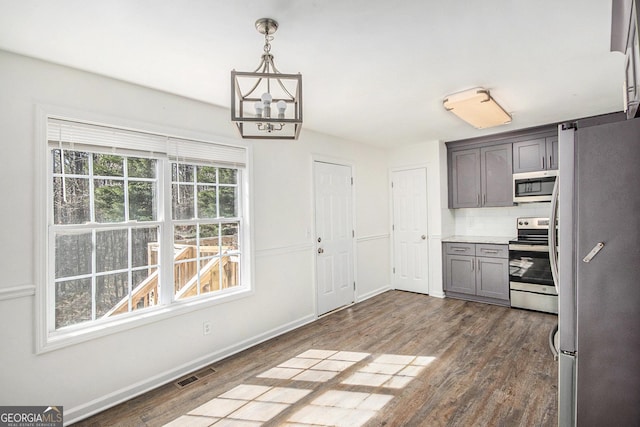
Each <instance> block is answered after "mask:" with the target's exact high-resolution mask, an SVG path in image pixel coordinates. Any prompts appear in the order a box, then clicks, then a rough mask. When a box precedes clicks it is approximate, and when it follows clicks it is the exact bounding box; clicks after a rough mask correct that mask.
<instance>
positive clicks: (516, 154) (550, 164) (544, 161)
mask: <svg viewBox="0 0 640 427" xmlns="http://www.w3.org/2000/svg"><path fill="white" fill-rule="evenodd" d="M548 169H558V137H557V136H552V137H546V138H544V137H542V138H536V139H530V140H526V141H518V142H514V143H513V173H521V172H536V171H541V170H548Z"/></svg>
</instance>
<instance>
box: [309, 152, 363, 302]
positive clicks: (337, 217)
mask: <svg viewBox="0 0 640 427" xmlns="http://www.w3.org/2000/svg"><path fill="white" fill-rule="evenodd" d="M314 181H315V217H316V273H317V279H316V281H317V284H316V286H317V302H318V314H324V313H328V312H330V311H332V310H335V309H337V308H340V307H342V306H345V305H348V304H351V303H352V302H353V301H354V295H355V289H354V288H355V283H354V279H353V276H354V274H353V270H354V268H353V208H352V205H353V199H352V192H351V189H352V179H351V167H350V166H345V165H337V164H333V163H324V162H318V161H316V162H315V163H314Z"/></svg>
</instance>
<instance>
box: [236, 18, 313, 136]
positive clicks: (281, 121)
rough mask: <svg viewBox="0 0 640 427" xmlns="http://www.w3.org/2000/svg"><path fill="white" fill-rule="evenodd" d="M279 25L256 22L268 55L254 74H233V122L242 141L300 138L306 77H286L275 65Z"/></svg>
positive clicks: (295, 75) (266, 20) (239, 72)
mask: <svg viewBox="0 0 640 427" xmlns="http://www.w3.org/2000/svg"><path fill="white" fill-rule="evenodd" d="M277 29H278V23H277V22H276V21H275V20H273V19H270V18H261V19H258V20H257V21H256V30H258V32H259V33H260V34H264V53H263V54H262V58H261V60H260V65H258V68H256V69H255V70H254V71H252V72H244V71H236V70H233V71H231V121H232V122H233V123H235V125H236V126H237V128H238V131H239V132H240V136H241V137H242V138H251V139H298V135H299V134H300V128H301V127H302V75H301V74H300V73H298V74H283V73H281V72H280V71H279V70H278V69H277V68H276V66H275V64H274V63H273V55H272V54H271V43H270V42H271V41H272V40H273V36H272V34H273V33H275V32H276V30H277Z"/></svg>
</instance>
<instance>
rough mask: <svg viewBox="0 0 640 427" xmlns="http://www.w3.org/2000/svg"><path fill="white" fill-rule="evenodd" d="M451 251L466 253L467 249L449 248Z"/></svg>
mask: <svg viewBox="0 0 640 427" xmlns="http://www.w3.org/2000/svg"><path fill="white" fill-rule="evenodd" d="M451 249H453V250H454V251H456V252H466V251H467V248H451Z"/></svg>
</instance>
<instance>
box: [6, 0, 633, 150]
mask: <svg viewBox="0 0 640 427" xmlns="http://www.w3.org/2000/svg"><path fill="white" fill-rule="evenodd" d="M262 17H270V18H274V19H276V20H277V21H278V22H279V23H280V28H279V30H278V32H277V33H276V34H275V39H274V40H273V42H272V50H271V52H272V53H273V55H274V57H275V62H276V65H277V66H278V68H279V69H280V71H282V72H285V73H295V72H301V73H302V77H303V87H304V102H303V103H304V125H303V132H304V129H313V130H316V131H319V132H322V133H325V134H332V135H336V136H339V137H342V138H346V139H349V140H354V141H360V142H364V143H368V144H374V145H378V146H382V147H392V146H398V145H402V144H410V143H415V142H423V141H430V140H455V139H462V138H469V137H474V136H480V135H484V134H488V133H497V132H504V131H506V130H511V129H520V128H526V127H531V126H537V125H542V124H547V123H552V122H558V121H562V120H567V119H572V118H578V117H584V116H590V115H595V114H601V113H607V112H612V111H618V110H621V109H622V84H623V71H624V69H623V66H624V57H623V55H622V54H621V53H618V52H610V51H609V43H610V41H609V38H610V22H611V2H610V1H606V0H586V1H585V0H562V1H557V0H535V1H531V0H529V1H525V0H469V1H462V0H448V1H447V0H398V1H389V0H108V1H107V0H56V1H51V0H0V49H4V50H8V51H12V52H17V53H21V54H24V55H28V56H33V57H36V58H41V59H45V60H48V61H52V62H55V63H59V64H64V65H68V66H70V67H75V68H79V69H82V70H87V71H91V72H95V73H99V74H102V75H105V76H110V77H114V78H117V79H121V80H125V81H129V82H133V83H136V84H139V85H143V86H148V87H151V88H155V89H160V90H163V91H166V92H170V93H175V94H178V95H182V96H186V97H189V98H194V99H197V100H201V101H205V102H208V103H211V104H215V105H220V106H223V107H227V108H228V107H229V93H230V89H229V85H230V71H231V70H232V69H234V68H235V69H236V70H239V71H252V70H253V69H255V68H256V67H257V65H258V62H259V59H260V55H261V54H262V47H263V42H264V39H263V36H262V35H261V34H259V33H258V32H257V31H256V30H255V28H254V22H255V21H256V19H258V18H262ZM0 66H1V64H0ZM475 86H483V87H485V88H487V89H489V90H490V91H491V93H492V95H493V96H494V98H496V100H498V102H499V103H501V104H502V105H503V106H504V107H505V108H506V109H507V110H508V111H509V112H511V113H512V114H513V122H512V123H511V124H509V125H504V126H500V127H496V128H493V129H489V130H485V131H479V130H476V129H474V128H472V127H471V126H469V125H467V124H466V123H464V122H462V121H460V120H459V119H458V118H456V117H455V116H453V115H452V114H450V113H448V112H446V111H445V110H444V109H443V107H442V99H443V98H444V97H445V96H446V95H448V94H450V93H454V92H458V91H461V90H464V89H468V88H471V87H475ZM229 126H231V124H229Z"/></svg>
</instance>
